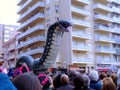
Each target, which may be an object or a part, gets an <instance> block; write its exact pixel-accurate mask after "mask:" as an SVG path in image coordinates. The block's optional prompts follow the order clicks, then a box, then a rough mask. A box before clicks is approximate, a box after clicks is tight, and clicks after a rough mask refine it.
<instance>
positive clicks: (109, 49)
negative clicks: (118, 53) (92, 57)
mask: <svg viewBox="0 0 120 90" xmlns="http://www.w3.org/2000/svg"><path fill="white" fill-rule="evenodd" d="M96 52H99V53H114V54H115V49H111V48H110V47H109V48H104V47H99V48H96Z"/></svg>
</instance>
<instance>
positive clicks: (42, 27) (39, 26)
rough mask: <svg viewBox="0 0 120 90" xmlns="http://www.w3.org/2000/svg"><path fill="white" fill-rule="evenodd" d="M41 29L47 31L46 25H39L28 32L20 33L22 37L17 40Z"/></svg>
mask: <svg viewBox="0 0 120 90" xmlns="http://www.w3.org/2000/svg"><path fill="white" fill-rule="evenodd" d="M39 29H45V26H44V25H41V24H38V25H36V26H34V27H31V28H30V29H28V30H26V31H25V32H24V33H20V35H19V36H18V37H17V39H20V38H22V37H24V36H26V35H28V34H30V33H32V32H34V31H36V30H39Z"/></svg>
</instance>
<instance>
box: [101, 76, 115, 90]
mask: <svg viewBox="0 0 120 90" xmlns="http://www.w3.org/2000/svg"><path fill="white" fill-rule="evenodd" d="M102 90H116V86H115V84H114V82H113V80H112V79H111V78H110V77H106V78H104V79H103V80H102Z"/></svg>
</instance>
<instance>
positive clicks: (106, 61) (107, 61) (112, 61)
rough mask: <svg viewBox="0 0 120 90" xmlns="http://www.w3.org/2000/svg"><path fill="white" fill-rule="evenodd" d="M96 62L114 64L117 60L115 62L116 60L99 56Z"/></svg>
mask: <svg viewBox="0 0 120 90" xmlns="http://www.w3.org/2000/svg"><path fill="white" fill-rule="evenodd" d="M96 63H97V64H115V63H117V62H116V60H111V59H103V58H101V59H97V60H96Z"/></svg>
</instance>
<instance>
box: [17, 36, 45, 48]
mask: <svg viewBox="0 0 120 90" xmlns="http://www.w3.org/2000/svg"><path fill="white" fill-rule="evenodd" d="M45 40H46V39H45V37H44V36H36V37H33V38H29V39H27V40H26V41H24V42H21V43H20V44H19V45H18V46H17V47H16V48H21V47H25V46H27V45H29V44H32V43H35V42H38V41H45Z"/></svg>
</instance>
